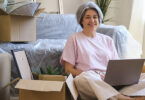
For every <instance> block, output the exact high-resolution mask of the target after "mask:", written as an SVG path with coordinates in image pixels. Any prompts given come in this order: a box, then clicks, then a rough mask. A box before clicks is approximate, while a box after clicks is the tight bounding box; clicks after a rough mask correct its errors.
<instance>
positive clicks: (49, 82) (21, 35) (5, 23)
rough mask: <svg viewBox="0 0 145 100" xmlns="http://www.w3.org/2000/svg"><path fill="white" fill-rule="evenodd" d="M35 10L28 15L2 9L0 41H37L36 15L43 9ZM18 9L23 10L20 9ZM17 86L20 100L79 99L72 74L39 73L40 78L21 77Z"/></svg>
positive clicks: (0, 15) (0, 14)
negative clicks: (26, 78)
mask: <svg viewBox="0 0 145 100" xmlns="http://www.w3.org/2000/svg"><path fill="white" fill-rule="evenodd" d="M36 8H37V7H36ZM35 10H36V11H34V12H35V13H34V15H33V16H28V15H19V14H15V13H7V12H5V11H4V10H2V9H0V41H2V42H28V41H35V40H36V18H35V16H36V15H38V14H39V13H40V12H41V10H38V9H35ZM16 11H21V10H19V9H18V10H16ZM20 13H22V11H21V12H20ZM24 13H25V12H24ZM25 73H28V72H25ZM16 88H18V89H19V100H78V99H77V98H78V92H77V90H76V88H75V84H74V81H73V76H72V75H69V77H66V76H61V75H39V80H24V79H21V80H20V81H19V82H18V83H17V84H16Z"/></svg>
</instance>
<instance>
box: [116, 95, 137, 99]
mask: <svg viewBox="0 0 145 100" xmlns="http://www.w3.org/2000/svg"><path fill="white" fill-rule="evenodd" d="M116 98H117V100H135V98H132V97H129V96H125V95H122V94H118V95H116Z"/></svg>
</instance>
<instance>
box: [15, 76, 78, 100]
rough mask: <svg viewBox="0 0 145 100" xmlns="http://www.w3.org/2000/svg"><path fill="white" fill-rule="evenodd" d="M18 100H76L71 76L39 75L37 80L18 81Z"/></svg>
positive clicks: (76, 95) (76, 94)
mask: <svg viewBox="0 0 145 100" xmlns="http://www.w3.org/2000/svg"><path fill="white" fill-rule="evenodd" d="M15 88H18V89H19V100H77V98H78V92H77V90H76V88H75V84H74V81H73V77H72V75H69V77H68V78H66V76H61V75H40V76H39V80H20V81H19V82H18V83H17V85H16V87H15Z"/></svg>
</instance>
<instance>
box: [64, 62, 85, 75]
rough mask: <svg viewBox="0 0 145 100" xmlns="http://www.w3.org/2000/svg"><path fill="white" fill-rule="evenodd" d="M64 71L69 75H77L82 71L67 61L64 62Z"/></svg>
mask: <svg viewBox="0 0 145 100" xmlns="http://www.w3.org/2000/svg"><path fill="white" fill-rule="evenodd" d="M65 72H66V73H67V74H68V75H69V74H70V73H71V74H72V75H73V76H77V75H79V74H80V73H81V72H82V71H80V70H77V69H75V68H74V66H73V65H72V64H70V63H68V62H65Z"/></svg>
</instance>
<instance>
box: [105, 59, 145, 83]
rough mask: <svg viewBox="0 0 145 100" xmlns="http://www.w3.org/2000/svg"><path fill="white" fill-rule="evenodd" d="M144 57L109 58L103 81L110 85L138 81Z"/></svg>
mask: <svg viewBox="0 0 145 100" xmlns="http://www.w3.org/2000/svg"><path fill="white" fill-rule="evenodd" d="M144 61H145V59H123V60H110V61H109V63H108V66H107V71H106V75H105V78H104V81H105V82H107V83H108V84H110V85H111V86H119V85H131V84H135V83H138V81H139V78H140V74H141V71H142V68H143V64H144Z"/></svg>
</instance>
